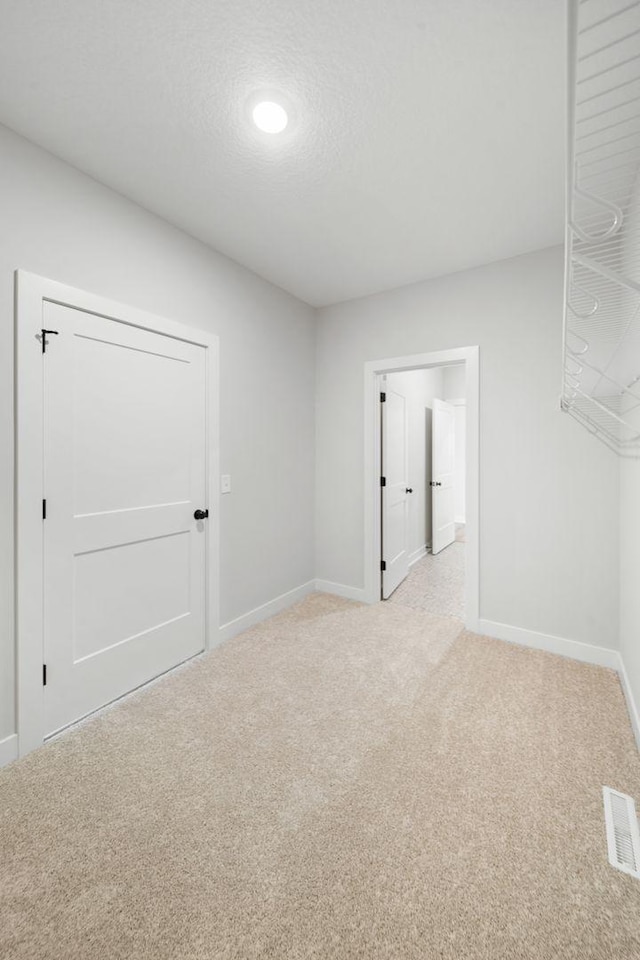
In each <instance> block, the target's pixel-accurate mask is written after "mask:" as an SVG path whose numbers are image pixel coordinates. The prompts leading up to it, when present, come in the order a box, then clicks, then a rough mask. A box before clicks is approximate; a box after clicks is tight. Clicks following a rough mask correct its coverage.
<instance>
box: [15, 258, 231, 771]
mask: <svg viewBox="0 0 640 960" xmlns="http://www.w3.org/2000/svg"><path fill="white" fill-rule="evenodd" d="M15 281H16V298H15V302H16V315H15V343H16V356H15V370H16V432H15V441H16V447H15V503H16V507H15V576H16V583H15V633H16V667H17V669H16V698H17V710H16V725H17V733H18V755H19V756H24V755H25V754H26V753H28V752H29V751H30V750H33V749H35V748H36V747H38V746H40V745H41V744H42V743H43V741H44V730H45V725H44V697H43V686H42V665H43V650H44V635H43V587H44V583H43V529H42V524H43V520H42V501H43V499H44V498H45V496H46V493H45V490H44V484H43V474H44V456H43V439H44V420H43V376H42V373H43V368H42V347H41V328H42V326H43V321H42V315H43V302H44V301H50V302H53V303H58V304H61V305H63V306H66V307H70V308H71V309H73V308H76V309H79V310H82V311H84V312H86V313H92V314H96V315H97V316H101V317H106V318H108V319H111V320H116V321H118V322H119V323H125V324H128V325H131V326H135V327H140V328H142V329H143V330H149V331H151V332H153V333H159V334H162V335H164V336H168V337H172V338H174V339H177V340H183V341H186V342H188V343H193V344H196V345H198V346H201V347H203V348H204V349H205V351H206V352H205V366H206V384H207V386H206V437H207V450H206V468H207V479H206V488H207V495H208V496H207V503H208V507H209V512H210V515H211V521H210V524H209V527H208V530H207V547H206V578H205V583H206V587H205V595H206V596H205V649H210V648H211V647H212V646H213V645H214V644H215V641H216V639H217V638H218V627H219V540H220V509H219V508H220V503H219V484H218V482H217V477H218V474H219V458H220V453H219V412H218V411H219V340H218V337H217V336H216V335H215V334H211V333H208V332H206V331H204V330H199V329H197V328H195V327H190V326H187V325H185V324H182V323H178V322H176V321H174V320H167V319H165V318H163V317H159V316H156V315H155V314H152V313H147V312H146V311H143V310H138V309H136V308H134V307H130V306H127V305H126V304H122V303H118V302H116V301H113V300H109V299H107V298H105V297H101V296H98V295H96V294H92V293H88V292H86V291H84V290H80V289H77V288H75V287H71V286H68V285H66V284H63V283H59V282H57V281H55V280H49V279H47V278H45V277H40V276H37V275H36V274H32V273H28V272H26V271H23V270H17V271H16V274H15ZM45 522H46V521H45Z"/></svg>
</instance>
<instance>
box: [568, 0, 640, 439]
mask: <svg viewBox="0 0 640 960" xmlns="http://www.w3.org/2000/svg"><path fill="white" fill-rule="evenodd" d="M568 87H569V89H568V94H569V117H568V119H569V122H568V140H569V144H568V184H567V187H568V189H567V228H566V273H565V310H564V331H563V382H562V401H561V403H562V408H563V410H565V411H566V412H567V413H569V414H571V415H572V416H573V417H575V418H576V420H578V421H580V422H581V423H582V424H584V426H586V427H587V428H588V429H589V430H590V431H591V432H592V433H593V434H595V435H596V436H597V437H598V438H599V439H601V440H602V441H604V443H606V444H607V445H608V446H609V447H611V448H612V449H613V450H615V451H616V452H617V453H619V454H621V455H622V456H627V457H640V0H635V2H630V0H569V85H568Z"/></svg>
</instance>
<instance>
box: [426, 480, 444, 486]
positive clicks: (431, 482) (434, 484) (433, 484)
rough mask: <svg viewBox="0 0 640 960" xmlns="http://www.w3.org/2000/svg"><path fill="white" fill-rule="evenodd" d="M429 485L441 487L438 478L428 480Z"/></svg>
mask: <svg viewBox="0 0 640 960" xmlns="http://www.w3.org/2000/svg"><path fill="white" fill-rule="evenodd" d="M429 486H430V487H441V486H442V484H441V483H440V481H439V480H435V481H434V480H430V481H429Z"/></svg>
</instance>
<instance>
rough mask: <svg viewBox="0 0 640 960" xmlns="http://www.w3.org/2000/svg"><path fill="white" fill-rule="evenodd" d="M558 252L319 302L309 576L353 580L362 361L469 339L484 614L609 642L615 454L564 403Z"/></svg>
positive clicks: (356, 575) (357, 577)
mask: <svg viewBox="0 0 640 960" xmlns="http://www.w3.org/2000/svg"><path fill="white" fill-rule="evenodd" d="M562 303H563V251H562V249H561V248H560V247H557V248H552V249H548V250H542V251H537V252H536V253H532V254H527V255H525V256H522V257H517V258H514V259H512V260H506V261H502V262H500V263H494V264H489V265H488V266H484V267H480V268H478V269H475V270H468V271H465V272H463V273H459V274H455V275H453V276H448V277H443V278H440V279H438V280H433V281H428V282H425V283H419V284H415V285H412V286H409V287H404V288H402V289H400V290H395V291H391V292H388V293H384V294H379V295H377V296H374V297H367V298H364V299H361V300H355V301H350V302H348V303H344V304H339V305H337V306H334V307H328V308H325V309H323V310H321V311H320V313H319V325H318V350H317V398H318V399H317V410H318V417H317V441H318V442H317V451H316V455H317V460H316V462H317V513H316V539H317V566H316V570H317V575H318V576H319V577H321V578H324V579H326V580H330V581H334V582H337V583H342V584H346V585H348V586H352V587H361V586H362V585H363V582H364V571H363V534H364V531H363V523H364V521H363V502H362V499H363V482H364V481H363V446H364V438H363V400H362V383H363V364H364V362H365V361H366V360H376V359H383V358H387V357H394V356H405V355H407V354H412V353H418V352H428V351H434V350H442V349H446V348H450V347H462V346H468V345H473V344H479V346H480V615H481V617H482V618H483V619H486V620H491V621H494V622H498V623H503V624H508V625H512V626H517V627H524V628H527V629H529V630H533V631H539V632H541V633H545V634H552V635H556V636H559V637H563V638H568V639H572V640H580V641H584V642H586V643H592V644H596V645H602V646H607V647H616V646H617V642H618V641H617V635H618V536H617V529H618V504H617V497H616V496H615V493H613V491H615V490H616V489H617V485H618V462H617V459H616V457H614V456H613V455H612V454H611V452H610V451H609V450H607V449H606V448H605V447H604V446H603V445H602V444H599V443H598V442H597V441H595V440H594V439H593V437H591V436H590V435H589V434H588V433H587V432H586V431H585V430H584V429H583V428H582V427H580V425H579V424H577V423H575V421H573V419H572V418H570V417H567V416H565V415H563V414H562V413H560V411H559V406H558V397H559V392H560V377H559V374H560V368H561V360H560V357H561V333H562Z"/></svg>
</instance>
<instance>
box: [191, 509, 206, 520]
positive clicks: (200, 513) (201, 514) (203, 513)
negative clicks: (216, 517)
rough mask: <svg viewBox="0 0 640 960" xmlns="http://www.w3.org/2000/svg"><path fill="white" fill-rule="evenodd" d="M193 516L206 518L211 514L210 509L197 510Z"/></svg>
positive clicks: (201, 518)
mask: <svg viewBox="0 0 640 960" xmlns="http://www.w3.org/2000/svg"><path fill="white" fill-rule="evenodd" d="M193 516H194V519H196V520H206V519H207V517H208V516H209V511H208V510H196V512H195V513H194V515H193Z"/></svg>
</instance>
